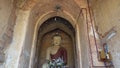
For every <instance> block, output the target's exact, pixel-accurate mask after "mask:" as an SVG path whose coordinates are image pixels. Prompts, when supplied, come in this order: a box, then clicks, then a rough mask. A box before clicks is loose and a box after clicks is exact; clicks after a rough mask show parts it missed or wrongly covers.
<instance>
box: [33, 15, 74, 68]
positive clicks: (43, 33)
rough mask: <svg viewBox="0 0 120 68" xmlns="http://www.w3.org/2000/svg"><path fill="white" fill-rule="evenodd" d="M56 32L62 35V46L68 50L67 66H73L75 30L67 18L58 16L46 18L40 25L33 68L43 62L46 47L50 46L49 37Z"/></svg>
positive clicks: (39, 66) (37, 67)
mask: <svg viewBox="0 0 120 68" xmlns="http://www.w3.org/2000/svg"><path fill="white" fill-rule="evenodd" d="M55 19H56V20H55ZM56 32H59V34H61V35H62V38H63V41H62V46H63V47H64V48H66V49H67V52H68V61H67V62H68V66H69V68H75V56H76V51H75V30H74V28H73V27H72V25H71V24H70V23H69V22H68V21H67V20H65V19H63V18H61V17H58V16H56V17H52V18H50V19H48V20H47V21H45V22H44V23H43V24H42V25H41V26H40V29H39V33H38V42H37V47H36V48H37V49H36V57H35V58H37V62H36V63H35V67H34V68H41V66H42V64H43V63H44V62H45V57H46V49H47V48H48V47H50V46H51V45H50V44H52V43H51V37H52V36H53V35H54V34H55V33H56ZM45 39H46V40H45Z"/></svg>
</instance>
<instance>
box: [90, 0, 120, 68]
mask: <svg viewBox="0 0 120 68" xmlns="http://www.w3.org/2000/svg"><path fill="white" fill-rule="evenodd" d="M90 2H91V7H92V10H93V13H94V18H95V24H96V25H97V26H98V29H99V32H100V33H102V34H104V33H105V32H107V31H109V30H110V29H111V28H113V27H115V30H116V31H117V34H116V36H115V37H113V38H112V39H111V40H110V41H108V42H107V43H108V45H109V50H110V52H111V53H112V57H113V63H114V66H115V68H119V67H120V64H119V63H120V49H119V47H120V46H119V45H120V42H119V41H120V13H119V12H120V0H91V1H90Z"/></svg>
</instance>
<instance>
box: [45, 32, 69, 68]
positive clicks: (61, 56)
mask: <svg viewBox="0 0 120 68" xmlns="http://www.w3.org/2000/svg"><path fill="white" fill-rule="evenodd" d="M61 41H62V37H61V36H60V35H58V34H55V35H54V36H53V37H52V42H53V44H52V46H50V47H48V48H47V54H46V60H47V64H43V68H66V67H65V66H66V65H67V51H66V49H65V48H64V47H62V46H61ZM45 65H46V66H47V67H45Z"/></svg>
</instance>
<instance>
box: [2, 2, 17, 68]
mask: <svg viewBox="0 0 120 68" xmlns="http://www.w3.org/2000/svg"><path fill="white" fill-rule="evenodd" d="M15 20H16V15H15V4H14V1H13V0H9V1H8V0H0V64H3V63H4V61H5V55H6V53H5V51H6V49H7V48H8V46H9V44H10V43H11V42H12V38H13V29H14V25H15ZM1 61H2V62H1ZM0 66H2V65H0Z"/></svg>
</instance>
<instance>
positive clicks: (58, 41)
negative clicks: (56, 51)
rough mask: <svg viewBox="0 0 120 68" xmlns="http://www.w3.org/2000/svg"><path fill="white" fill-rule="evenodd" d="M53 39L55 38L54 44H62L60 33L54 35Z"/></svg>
mask: <svg viewBox="0 0 120 68" xmlns="http://www.w3.org/2000/svg"><path fill="white" fill-rule="evenodd" d="M52 39H53V45H60V44H61V40H62V38H61V36H60V35H58V34H57V35H54V36H53V38H52Z"/></svg>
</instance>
